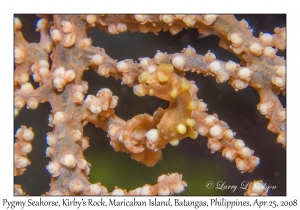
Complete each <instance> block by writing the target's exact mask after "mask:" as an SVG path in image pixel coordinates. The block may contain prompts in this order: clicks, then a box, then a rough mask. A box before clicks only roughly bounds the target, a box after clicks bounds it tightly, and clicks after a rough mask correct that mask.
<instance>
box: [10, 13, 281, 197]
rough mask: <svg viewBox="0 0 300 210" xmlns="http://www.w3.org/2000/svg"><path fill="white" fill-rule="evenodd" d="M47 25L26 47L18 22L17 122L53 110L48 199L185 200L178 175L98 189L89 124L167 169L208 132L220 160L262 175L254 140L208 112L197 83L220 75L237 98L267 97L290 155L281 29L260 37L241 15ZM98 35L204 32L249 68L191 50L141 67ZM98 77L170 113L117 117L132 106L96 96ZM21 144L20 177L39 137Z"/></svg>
mask: <svg viewBox="0 0 300 210" xmlns="http://www.w3.org/2000/svg"><path fill="white" fill-rule="evenodd" d="M41 17H42V18H41V19H39V20H38V22H37V29H36V30H37V31H38V32H39V33H40V41H39V42H38V43H29V42H27V41H26V40H25V38H24V37H23V34H22V32H21V28H22V23H21V21H20V20H19V19H18V18H16V19H15V31H14V34H15V79H14V86H15V116H16V117H17V116H18V115H19V114H20V112H21V110H22V109H23V108H24V106H25V105H26V107H27V109H37V108H38V105H39V103H44V102H49V103H50V105H51V113H50V115H49V126H50V127H53V130H52V131H51V132H49V133H48V134H47V137H46V140H47V144H48V147H47V149H46V152H45V154H46V157H48V158H50V161H49V163H48V165H47V166H46V169H47V171H48V172H49V173H50V174H51V183H50V189H49V191H48V192H46V195H172V194H174V193H181V192H183V191H184V188H185V187H186V186H187V184H186V182H185V181H182V175H179V174H178V173H173V174H167V175H161V176H160V177H159V178H158V183H157V184H156V185H153V186H150V185H148V184H146V185H144V186H143V187H140V188H136V189H135V190H130V191H127V190H122V189H121V188H118V187H116V188H115V190H113V191H112V192H111V193H109V192H108V190H107V188H106V187H105V186H103V185H102V184H101V183H100V182H97V183H95V184H92V183H91V182H90V181H89V180H88V179H89V177H88V176H89V174H90V167H91V164H90V163H88V160H87V159H86V157H85V156H86V154H84V151H85V150H86V149H87V148H88V147H89V145H90V141H89V137H88V136H86V134H84V133H85V130H84V127H85V126H86V125H87V123H91V124H93V125H95V126H96V127H99V128H101V129H102V130H103V131H104V132H106V133H107V136H108V137H109V138H110V145H111V146H112V147H113V148H114V150H115V151H122V152H125V153H128V154H130V156H131V158H132V159H134V160H136V161H137V162H140V163H143V164H145V165H146V166H154V165H155V164H157V162H158V161H159V160H161V159H162V150H163V149H165V148H166V147H167V145H168V144H170V145H172V146H177V145H181V144H183V143H181V141H182V140H183V139H187V138H192V139H197V138H200V137H198V134H200V135H201V136H204V137H206V138H207V139H208V143H207V147H208V148H209V149H210V150H211V152H212V153H214V152H216V151H220V152H221V153H222V155H223V156H224V157H225V158H226V159H228V160H229V161H230V162H233V161H235V163H236V167H237V169H238V170H239V171H240V172H242V173H244V172H252V171H253V170H254V169H255V168H256V167H257V166H258V165H259V164H260V158H258V157H256V156H254V151H253V150H252V149H250V148H249V147H247V146H245V142H247V144H248V142H251V139H248V138H246V137H245V140H241V139H240V138H235V136H236V133H235V132H234V131H233V130H232V129H231V128H230V127H229V125H228V124H227V123H226V122H225V121H223V120H222V119H221V117H220V119H219V116H218V115H217V114H215V113H209V112H208V109H207V104H206V103H205V102H203V100H202V99H199V94H200V93H199V92H202V90H200V91H199V92H198V90H199V88H198V86H197V85H198V84H197V82H195V81H193V80H189V79H188V75H189V74H190V73H193V72H196V73H197V74H203V75H204V76H213V77H215V78H216V80H217V82H218V83H225V82H228V83H229V84H230V85H231V86H232V87H233V88H234V89H235V90H236V91H238V90H242V89H245V88H246V87H248V86H250V87H253V88H255V89H256V90H257V92H258V94H259V97H260V102H259V103H258V104H257V109H258V110H259V112H260V113H261V114H262V115H264V116H265V117H266V118H268V120H269V124H268V126H267V128H268V130H270V131H272V132H273V133H275V134H278V137H277V142H278V143H280V144H282V146H283V147H285V144H286V128H285V127H286V118H285V108H283V106H282V104H281V101H280V100H279V98H278V94H280V93H282V94H285V88H286V84H285V82H286V79H285V77H286V67H285V65H286V64H285V59H284V58H283V57H280V56H278V55H277V54H276V53H277V50H278V49H279V50H284V49H285V28H276V29H275V31H274V32H275V34H273V35H271V34H269V33H261V34H260V35H259V37H258V38H257V37H255V36H253V35H252V29H251V28H250V27H249V25H248V23H247V22H246V21H245V20H241V21H238V20H237V19H236V18H235V17H234V16H233V15H92V14H91V15H53V16H52V15H41ZM93 27H98V28H99V29H104V30H105V31H106V32H108V33H109V34H120V33H123V32H125V31H127V30H131V31H133V32H134V31H139V32H141V33H147V32H153V33H154V34H158V32H160V31H161V30H163V31H170V32H171V34H173V35H175V34H177V33H179V32H181V31H182V30H184V29H186V28H194V29H196V30H198V32H199V33H201V34H208V35H211V34H215V35H217V36H219V38H220V46H221V47H223V48H225V49H226V50H228V51H230V52H233V53H234V54H235V55H236V56H237V57H238V58H239V59H240V63H237V62H236V61H233V60H229V61H222V60H221V59H220V58H218V59H217V56H216V54H215V53H213V52H211V51H210V50H208V51H207V53H206V54H204V55H201V53H199V54H197V53H196V50H195V48H193V47H192V46H190V45H188V46H187V47H186V48H184V49H183V50H182V51H181V52H178V51H177V52H171V53H163V52H161V51H157V53H156V54H155V55H154V56H153V58H150V57H145V56H143V57H140V58H139V62H137V61H134V60H133V58H132V59H130V56H127V57H126V59H121V60H120V61H117V60H114V59H113V58H112V57H110V56H109V55H108V54H106V52H105V50H104V49H103V48H100V47H95V46H93V45H92V39H91V38H89V34H88V31H89V30H94V29H93ZM181 49H182V48H181ZM89 69H94V71H95V72H96V73H97V74H98V75H100V76H102V77H106V78H107V77H112V78H114V79H115V80H120V81H121V84H122V85H126V86H128V87H130V88H132V89H133V92H134V94H135V95H136V96H138V97H147V96H146V95H148V96H150V97H153V98H154V97H155V98H159V99H162V100H164V101H167V103H169V105H168V107H167V108H161V107H155V109H154V112H153V111H152V112H151V113H138V114H137V115H135V116H133V117H130V118H129V119H128V118H127V119H128V120H125V118H124V117H123V116H122V114H120V113H118V112H117V111H116V110H117V108H118V107H117V106H118V103H124V102H123V101H122V100H120V99H119V95H118V96H117V95H114V94H115V93H114V92H113V91H112V90H110V89H108V87H102V88H101V89H99V90H98V92H97V93H96V94H95V93H90V92H89V91H88V88H89V87H91V84H90V83H88V82H89V81H84V75H85V72H86V71H87V70H89ZM30 76H32V80H31V79H30ZM99 78H100V77H99ZM34 82H35V83H34ZM37 83H38V84H37ZM109 88H111V89H113V88H114V87H113V86H112V87H109ZM94 94H95V95H94ZM150 103H151V102H150ZM122 118H124V119H122ZM226 121H227V120H226ZM16 138H17V139H16V143H15V175H22V174H23V173H24V172H25V170H26V166H27V165H29V164H30V161H29V159H28V158H27V154H28V153H29V152H30V150H31V144H30V143H29V142H30V141H31V140H32V139H33V132H32V130H31V128H29V129H28V128H27V127H26V126H23V127H22V128H20V130H18V131H17V132H16ZM243 139H244V138H243ZM250 145H251V143H250ZM251 147H252V145H251ZM255 183H256V182H255ZM254 185H255V184H251V186H250V187H249V189H248V191H247V192H246V194H247V195H248V194H249V195H250V194H262V193H263V194H264V193H265V192H258V191H255V190H253V186H254ZM25 191H26V192H27V190H26V189H25ZM15 194H16V195H23V194H24V192H23V190H22V188H21V186H19V185H15ZM265 194H266V193H265Z"/></svg>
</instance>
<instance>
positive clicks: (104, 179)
mask: <svg viewBox="0 0 300 210" xmlns="http://www.w3.org/2000/svg"><path fill="white" fill-rule="evenodd" d="M15 17H19V18H20V19H21V21H22V24H23V27H22V30H21V31H22V32H23V33H24V36H25V39H26V40H28V41H29V42H38V40H39V33H38V32H36V31H35V28H36V21H37V20H38V17H36V16H35V15H15ZM236 18H237V19H238V20H241V19H243V18H244V19H246V20H247V21H248V22H249V25H250V26H251V28H252V29H253V34H254V35H255V36H258V34H259V33H260V32H269V33H273V30H274V28H275V27H277V26H278V27H283V26H286V15H284V14H280V15H271V14H268V15H258V14H255V15H242V14H240V15H236ZM89 36H90V37H91V38H92V40H93V45H94V46H100V47H101V48H104V49H105V51H106V53H107V54H108V55H109V56H111V57H112V58H113V59H118V60H122V59H133V60H137V59H138V58H139V57H153V56H154V55H155V53H156V51H157V50H160V51H162V52H167V53H175V52H180V51H181V50H182V49H183V48H185V47H187V45H191V46H192V47H194V48H195V49H196V51H197V53H199V54H202V55H203V54H205V53H206V52H207V51H208V50H211V51H212V52H214V53H215V54H216V56H217V58H218V59H220V60H223V61H228V60H229V59H230V60H234V61H236V62H239V59H238V58H237V57H236V56H235V55H234V54H233V53H230V52H227V51H225V50H223V49H222V48H220V47H219V38H218V37H217V36H208V37H202V36H201V35H199V34H198V32H197V30H196V29H188V30H183V31H182V32H181V33H179V34H177V35H174V36H172V35H171V34H170V33H169V32H159V35H158V36H156V35H154V34H152V33H149V34H141V33H131V32H129V31H128V32H125V33H122V34H119V35H108V34H107V33H105V32H104V31H100V30H98V29H97V28H93V29H91V31H90V33H89ZM278 55H281V56H284V57H285V51H284V52H278ZM186 77H187V78H188V79H189V80H194V81H195V82H196V84H197V86H198V87H199V91H198V97H199V98H200V99H203V100H204V102H205V103H207V105H208V109H209V111H208V113H209V114H213V113H217V114H218V116H219V118H220V119H221V120H224V121H225V122H227V123H228V125H229V126H230V127H231V129H232V130H233V131H235V132H236V133H237V135H236V138H240V139H243V140H244V141H245V143H246V146H248V147H250V149H253V150H254V151H255V155H256V156H258V157H260V158H261V163H260V165H259V166H258V167H257V168H256V169H255V170H254V171H253V172H252V173H244V174H241V173H240V172H239V170H238V169H237V168H236V166H235V163H230V162H229V161H228V160H227V159H226V158H224V157H222V155H221V153H220V152H216V153H215V154H211V152H210V150H209V149H208V148H207V146H206V144H207V138H205V137H202V136H200V135H199V136H198V138H197V139H196V140H192V139H188V138H187V139H185V140H183V141H181V142H180V144H179V146H177V147H173V146H171V145H168V146H167V148H166V149H164V150H163V157H162V160H161V161H160V162H158V163H157V164H156V165H155V166H154V167H147V166H145V165H142V164H139V163H137V162H135V161H134V160H132V159H131V158H130V155H128V154H125V153H121V152H114V151H113V148H112V147H111V146H110V145H109V138H108V137H107V134H106V133H105V132H104V131H103V130H101V129H100V128H95V126H94V125H92V124H87V125H86V126H85V127H84V135H85V136H88V137H89V138H90V147H89V148H88V149H87V150H85V151H84V155H85V157H86V159H87V161H88V162H90V163H91V164H92V167H91V174H90V176H89V177H90V181H91V182H93V183H94V182H101V183H102V184H103V185H105V186H106V187H107V188H108V190H109V191H112V190H113V189H114V187H115V186H118V187H120V188H126V189H127V190H129V189H134V188H137V187H140V186H143V185H144V184H146V183H148V184H155V183H156V180H157V178H158V176H160V175H161V174H163V173H173V172H178V173H181V174H183V180H184V181H186V182H187V184H188V187H187V188H186V190H185V192H184V193H182V194H181V195H243V193H244V190H242V189H237V190H235V191H234V192H232V190H229V189H225V190H220V189H206V187H205V184H206V183H207V182H208V181H213V182H214V183H215V184H216V183H217V182H220V183H221V182H223V183H225V185H227V186H228V185H230V186H234V185H235V186H237V187H238V188H239V187H240V186H241V183H242V182H243V181H252V180H260V179H262V180H263V181H264V182H265V183H266V184H267V185H270V186H275V187H276V189H273V190H271V191H270V193H269V195H286V150H285V149H282V148H281V145H280V144H277V143H276V137H277V135H275V134H274V133H271V132H270V131H269V130H267V128H266V127H267V124H268V120H267V119H266V118H265V117H264V116H262V115H261V114H260V113H259V111H258V110H257V109H256V106H257V104H258V103H259V96H258V93H257V92H256V90H254V89H253V88H251V87H248V88H246V89H243V90H240V91H238V92H236V91H234V89H233V88H232V87H231V86H230V85H228V84H219V83H217V82H216V80H215V78H213V77H204V76H203V75H198V74H195V73H187V74H186ZM83 80H85V81H87V82H88V84H89V89H88V94H93V95H95V94H96V93H97V92H98V90H99V89H100V88H103V87H108V88H110V89H111V90H112V91H113V93H114V95H117V96H118V97H119V102H118V105H117V107H116V109H115V111H116V114H117V115H118V116H119V117H121V118H123V119H124V120H128V119H130V118H132V117H133V116H135V115H137V114H141V113H148V114H151V115H152V114H153V112H154V111H155V110H156V109H157V108H158V107H163V108H167V107H168V102H166V101H163V100H160V99H157V98H154V97H150V96H145V97H137V96H136V95H134V94H133V91H132V89H131V88H129V87H127V86H124V85H121V83H120V81H115V80H114V79H113V78H104V77H100V76H99V75H97V74H96V73H95V72H94V71H92V70H89V71H86V72H85V74H84V77H83ZM279 98H280V100H281V102H282V104H283V106H284V107H285V106H286V98H285V96H282V95H280V96H279ZM50 109H51V107H50V105H49V103H44V104H40V105H39V107H38V108H37V109H36V110H27V109H26V108H23V109H22V110H21V112H20V114H19V116H18V117H17V118H15V122H14V126H15V131H16V130H17V129H18V128H19V127H20V125H26V126H28V127H32V128H33V131H34V133H35V138H34V140H33V151H32V152H31V153H30V154H29V158H30V160H31V162H32V164H31V165H30V166H28V167H27V171H26V172H25V174H24V175H22V176H20V177H15V179H14V180H15V183H17V184H22V186H23V189H24V191H25V192H27V193H28V194H30V195H40V194H43V193H45V192H46V191H48V189H49V183H50V175H49V174H48V172H47V171H46V169H45V167H46V165H47V164H48V162H49V160H50V159H49V158H46V157H45V149H46V140H45V139H46V133H47V132H51V127H49V126H48V116H49V113H50ZM12 112H13V109H12ZM12 146H13V144H12ZM287 150H288V145H287ZM11 161H12V162H13V156H11Z"/></svg>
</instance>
